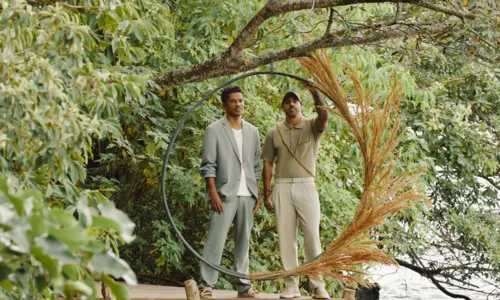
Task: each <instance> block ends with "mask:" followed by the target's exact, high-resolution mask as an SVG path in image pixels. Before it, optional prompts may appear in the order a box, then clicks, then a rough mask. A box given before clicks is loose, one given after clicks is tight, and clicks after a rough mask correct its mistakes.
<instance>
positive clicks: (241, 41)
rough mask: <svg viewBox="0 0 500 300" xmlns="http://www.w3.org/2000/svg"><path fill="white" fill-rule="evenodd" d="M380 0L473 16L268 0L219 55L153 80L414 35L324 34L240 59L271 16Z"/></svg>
mask: <svg viewBox="0 0 500 300" xmlns="http://www.w3.org/2000/svg"><path fill="white" fill-rule="evenodd" d="M383 2H389V3H409V4H413V5H418V6H421V7H425V8H427V9H430V10H434V11H437V12H441V13H445V14H448V15H453V16H457V17H460V18H462V19H463V18H471V19H472V18H474V15H472V14H470V13H468V12H464V11H459V10H454V9H452V8H446V7H441V6H439V5H436V4H433V3H431V2H428V1H425V0H392V1H387V0H386V1H384V0H292V1H286V2H282V1H277V0H269V1H268V3H267V4H266V5H265V6H264V7H263V8H262V9H261V10H260V11H259V12H257V14H256V15H255V16H254V17H253V18H252V19H251V20H250V21H249V22H248V24H247V25H246V26H245V27H244V28H243V29H242V31H241V32H240V34H239V35H238V36H237V37H236V38H235V40H234V41H233V43H232V44H231V45H230V46H229V47H228V48H227V49H226V51H224V52H223V53H222V54H221V55H219V56H217V57H215V58H213V59H211V60H208V61H205V62H203V63H201V64H198V65H194V66H189V67H184V68H180V69H177V70H174V71H171V72H169V73H167V74H165V75H163V76H160V77H158V78H156V79H155V81H156V82H157V83H158V84H160V85H161V86H162V87H163V88H168V87H172V86H176V85H180V84H184V83H189V82H195V81H201V80H204V79H209V78H214V77H218V76H224V75H230V74H236V73H238V72H243V71H247V70H251V69H254V68H257V67H259V66H262V65H265V64H268V63H271V62H274V61H280V60H283V59H288V58H294V57H301V56H305V55H307V54H308V53H309V52H311V51H313V50H316V49H321V48H327V47H342V46H348V45H364V44H368V43H371V42H377V41H382V40H388V39H393V38H400V37H404V36H411V35H416V34H418V32H417V31H415V30H413V31H412V30H410V31H411V32H406V33H403V32H391V31H390V30H387V31H386V32H382V33H378V34H375V36H370V37H356V38H353V39H342V38H337V39H335V38H333V37H332V36H330V35H328V34H325V36H324V37H323V38H319V39H317V40H313V41H311V42H308V43H305V44H302V45H300V46H297V47H292V48H289V49H284V50H281V51H276V52H270V53H267V54H264V55H261V56H258V57H256V58H254V59H252V60H245V59H243V50H244V49H245V48H247V47H248V46H249V44H250V43H251V41H252V39H253V37H254V36H255V34H256V32H257V30H258V29H259V28H260V27H261V26H262V24H263V23H264V22H265V21H266V20H268V19H270V18H272V17H274V16H278V15H281V14H284V13H287V12H291V11H298V10H305V9H311V8H333V7H336V6H346V5H353V4H363V3H383ZM430 31H432V29H430ZM287 55H288V56H287Z"/></svg>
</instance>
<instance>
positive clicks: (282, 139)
mask: <svg viewBox="0 0 500 300" xmlns="http://www.w3.org/2000/svg"><path fill="white" fill-rule="evenodd" d="M276 128H277V129H278V133H279V134H280V137H281V141H282V142H283V144H284V145H285V147H286V148H287V149H288V152H290V154H291V155H292V156H293V158H295V160H296V161H297V162H298V163H299V165H301V166H302V168H304V170H306V172H307V173H309V174H310V175H311V176H312V177H315V176H314V174H313V173H312V172H311V171H309V169H308V168H307V167H306V166H304V164H303V163H302V162H301V161H300V160H299V159H298V158H297V157H296V156H295V154H294V153H293V152H292V149H290V147H289V146H288V145H287V143H285V139H284V138H283V134H281V130H280V126H279V124H277V125H276Z"/></svg>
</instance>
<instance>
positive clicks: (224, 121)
mask: <svg viewBox="0 0 500 300" xmlns="http://www.w3.org/2000/svg"><path fill="white" fill-rule="evenodd" d="M222 127H223V128H224V131H225V132H226V134H227V137H228V138H229V141H230V142H231V146H233V150H234V153H235V154H236V157H237V158H238V160H239V161H240V163H241V158H240V154H239V152H238V145H236V139H235V138H234V134H233V129H232V128H231V124H229V121H228V120H227V119H226V117H224V118H222ZM243 138H244V137H243ZM242 152H243V149H242Z"/></svg>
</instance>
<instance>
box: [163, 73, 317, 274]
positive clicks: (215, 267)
mask: <svg viewBox="0 0 500 300" xmlns="http://www.w3.org/2000/svg"><path fill="white" fill-rule="evenodd" d="M255 75H279V76H285V77H290V78H293V79H296V80H298V81H302V82H305V83H312V82H311V81H310V80H309V79H306V78H303V77H300V76H297V75H294V74H288V73H282V72H274V71H257V72H250V73H246V74H243V75H240V76H238V77H235V78H233V79H230V80H228V81H226V82H224V83H222V84H221V85H219V86H217V87H216V88H214V89H213V90H212V91H210V93H208V94H207V95H206V96H205V97H204V98H203V99H201V100H200V101H198V102H197V103H196V104H195V105H194V106H193V107H191V108H190V109H189V110H188V112H187V113H186V114H185V115H184V117H183V118H182V119H181V121H180V122H179V124H178V125H177V128H176V129H175V131H174V134H173V135H172V136H171V137H170V143H169V144H168V148H167V151H166V152H165V155H164V158H163V166H162V170H161V194H162V199H163V204H164V205H165V211H166V212H167V217H168V220H169V222H170V225H172V228H173V229H174V231H175V233H176V234H177V237H178V238H179V239H180V240H181V241H182V243H183V244H184V247H186V248H187V249H188V250H189V251H190V252H191V253H192V254H193V255H194V256H195V257H196V258H198V259H199V260H201V261H202V262H203V263H205V264H206V265H208V266H210V267H211V268H213V269H215V270H217V271H219V272H221V273H224V274H227V275H231V276H234V277H237V278H243V279H248V274H244V273H240V272H236V271H233V270H228V269H226V268H223V267H221V266H219V265H216V264H213V263H211V262H209V261H207V260H205V259H204V258H203V256H201V255H200V254H199V253H198V252H196V250H194V249H193V247H191V245H189V243H188V242H187V241H186V240H185V239H184V237H183V236H182V234H181V232H180V231H179V229H178V228H177V226H175V223H174V220H173V218H172V214H171V213H170V208H169V206H168V202H167V195H166V187H165V177H166V173H167V166H168V159H169V156H170V153H171V152H172V149H173V147H174V143H175V141H176V139H177V136H178V135H179V133H180V131H181V129H182V126H184V123H185V122H186V120H187V119H188V118H189V116H190V115H191V114H192V113H193V112H194V111H195V110H196V109H197V108H198V107H199V106H200V105H201V104H203V103H204V102H205V101H207V100H208V99H210V98H211V97H212V96H213V95H214V94H215V93H216V92H217V91H219V90H220V89H222V88H224V87H226V86H228V85H230V84H231V83H233V82H235V81H238V80H241V79H243V78H247V77H250V76H255ZM274 278H275V277H269V278H264V279H262V280H270V279H274Z"/></svg>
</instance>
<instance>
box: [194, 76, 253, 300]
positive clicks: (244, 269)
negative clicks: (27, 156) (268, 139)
mask: <svg viewBox="0 0 500 300" xmlns="http://www.w3.org/2000/svg"><path fill="white" fill-rule="evenodd" d="M221 100H222V105H223V107H224V110H225V111H226V115H225V116H224V117H223V118H222V119H220V120H219V121H217V122H215V123H213V124H211V125H210V126H208V127H207V129H206V131H205V135H204V136H203V147H202V161H201V175H202V176H203V177H204V178H205V181H206V188H207V201H209V203H210V205H211V207H212V211H211V213H210V225H209V229H208V238H207V241H206V243H205V248H204V249H203V257H204V258H205V259H207V260H208V261H209V262H211V263H214V264H217V265H218V264H220V260H221V257H222V251H223V249H224V244H225V242H226V237H227V232H228V230H229V227H230V226H231V224H234V239H235V247H234V260H235V265H236V271H237V272H241V273H248V249H249V239H250V230H251V228H252V221H253V214H255V212H256V211H257V210H258V209H259V207H260V196H259V191H258V186H259V179H260V138H259V132H258V130H257V128H255V126H253V125H252V124H250V123H248V122H245V121H243V120H242V118H241V117H242V115H243V112H244V111H245V101H244V99H243V91H242V90H241V88H240V87H238V86H230V87H227V88H225V89H224V90H223V92H222V96H221ZM218 275H219V274H218V272H217V271H216V270H214V269H212V268H210V267H209V266H207V265H205V264H204V263H202V264H201V280H200V285H199V288H200V296H201V298H208V299H214V298H215V294H214V291H213V289H214V288H215V284H216V283H217V278H218ZM237 287H238V298H260V293H259V292H258V291H257V290H255V289H254V288H253V287H252V284H251V283H250V281H249V280H244V279H237Z"/></svg>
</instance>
